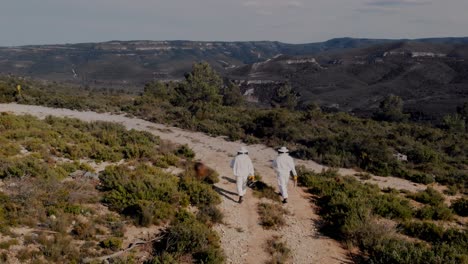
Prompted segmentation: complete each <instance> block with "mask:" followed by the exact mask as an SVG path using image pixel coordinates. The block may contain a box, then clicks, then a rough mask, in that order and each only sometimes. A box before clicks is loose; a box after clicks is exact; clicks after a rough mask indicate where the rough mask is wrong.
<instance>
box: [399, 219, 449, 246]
mask: <svg viewBox="0 0 468 264" xmlns="http://www.w3.org/2000/svg"><path fill="white" fill-rule="evenodd" d="M400 228H401V229H402V230H403V233H405V234H407V235H409V236H413V237H417V238H420V239H423V240H426V241H429V242H435V241H440V240H441V239H442V237H443V234H444V229H443V228H442V227H440V226H437V225H436V224H434V223H431V222H407V223H404V224H401V225H400Z"/></svg>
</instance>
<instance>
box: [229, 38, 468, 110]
mask: <svg viewBox="0 0 468 264" xmlns="http://www.w3.org/2000/svg"><path fill="white" fill-rule="evenodd" d="M439 43H442V44H439ZM457 43H458V42H457ZM228 75H229V76H230V77H231V78H232V79H236V80H238V82H239V83H241V84H242V86H243V90H244V91H246V90H250V93H252V92H253V93H254V97H255V96H256V97H257V98H258V100H259V101H260V102H263V103H266V104H268V102H269V99H270V98H271V96H270V97H269V96H266V95H268V94H270V95H272V94H273V90H274V89H276V87H277V86H278V85H282V84H284V83H290V84H291V86H292V87H293V88H294V89H295V90H296V91H297V92H298V93H299V94H300V100H301V102H302V104H307V103H311V102H315V103H318V104H320V105H322V106H328V107H329V108H336V109H338V110H343V111H353V112H356V113H360V114H370V113H371V112H372V111H373V110H374V109H375V108H376V107H378V105H379V103H380V102H381V101H382V99H383V98H384V97H385V96H387V95H388V94H395V95H398V96H400V97H402V98H403V100H404V102H405V107H406V109H407V111H410V112H412V113H413V114H415V115H416V116H417V115H418V114H419V115H421V118H423V119H427V118H440V117H441V116H443V115H445V114H447V113H453V112H454V111H455V109H456V107H457V106H461V105H462V104H463V103H464V102H466V101H467V100H468V45H467V44H451V43H443V42H442V41H440V40H438V41H437V43H436V44H434V43H431V42H430V41H422V42H417V41H398V42H387V43H383V44H375V45H370V46H366V47H361V48H355V49H346V50H338V51H326V52H320V53H317V54H315V55H313V56H287V55H282V56H277V57H274V58H272V59H269V60H266V61H263V62H257V63H254V64H250V65H245V66H243V67H238V68H236V69H232V70H231V71H230V72H229V74H228ZM272 83H274V84H276V85H272Z"/></svg>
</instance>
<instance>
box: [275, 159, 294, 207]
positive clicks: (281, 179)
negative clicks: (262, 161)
mask: <svg viewBox="0 0 468 264" xmlns="http://www.w3.org/2000/svg"><path fill="white" fill-rule="evenodd" d="M273 168H274V169H275V170H276V176H277V177H278V187H279V190H280V192H281V196H283V198H284V199H287V198H288V181H289V177H290V173H291V172H292V174H293V175H294V176H297V173H296V168H295V166H294V160H293V159H292V158H291V157H290V156H289V154H288V153H280V154H279V155H278V157H277V158H276V159H275V160H274V161H273Z"/></svg>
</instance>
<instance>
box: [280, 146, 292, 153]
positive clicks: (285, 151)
mask: <svg viewBox="0 0 468 264" xmlns="http://www.w3.org/2000/svg"><path fill="white" fill-rule="evenodd" d="M278 152H279V153H288V152H289V149H288V148H286V147H281V148H280V149H278Z"/></svg>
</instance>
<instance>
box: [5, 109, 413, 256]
mask: <svg viewBox="0 0 468 264" xmlns="http://www.w3.org/2000/svg"><path fill="white" fill-rule="evenodd" d="M0 112H11V113H14V114H30V115H33V116H36V117H39V118H44V117H46V116H48V115H52V116H60V117H73V118H78V119H80V120H83V121H108V122H115V123H120V124H122V125H124V126H125V127H126V128H128V129H136V130H144V131H148V132H151V133H153V134H155V135H157V136H159V137H160V138H161V139H164V140H168V141H171V142H175V143H179V144H188V145H189V146H190V147H191V148H192V149H193V150H194V151H195V152H196V153H197V156H196V158H197V159H200V160H201V161H203V162H205V163H206V164H207V165H208V166H210V167H212V168H213V169H215V170H216V171H218V172H219V174H220V177H221V179H220V182H219V183H218V184H216V187H217V189H218V192H219V193H220V194H221V195H222V197H223V202H222V204H221V206H220V207H221V209H222V211H223V212H224V215H225V224H223V225H219V226H216V230H217V231H218V232H219V233H220V235H221V240H222V246H223V249H224V250H225V252H226V255H227V263H239V264H240V263H264V262H265V261H266V260H268V255H267V253H265V250H264V244H265V242H266V240H267V239H269V238H271V237H272V236H273V235H278V234H279V235H280V236H282V237H283V240H284V241H285V242H286V243H287V245H288V247H289V248H290V249H291V250H292V255H293V263H327V264H328V263H331V264H332V263H343V262H347V252H346V251H345V250H344V249H343V248H342V247H341V246H340V244H339V243H338V242H336V241H334V240H332V239H330V238H327V237H323V236H320V235H319V234H318V233H317V232H316V229H315V224H314V221H315V220H317V219H318V218H319V217H318V215H316V214H315V212H314V210H313V209H312V207H311V206H312V204H311V203H310V202H309V200H308V195H307V193H306V192H304V190H303V189H301V188H294V187H293V186H292V184H291V185H290V186H289V190H290V197H289V203H288V204H287V205H285V207H286V208H287V209H288V210H289V211H290V212H291V215H289V216H287V225H286V226H285V227H283V228H282V229H281V230H279V231H267V230H264V229H263V228H262V227H261V226H260V225H259V224H258V222H259V221H258V214H257V204H258V202H259V200H258V199H257V198H255V197H253V196H252V193H251V192H248V193H247V195H246V200H245V202H244V203H243V204H242V205H239V204H238V203H237V195H236V187H235V183H233V181H234V179H233V177H232V172H231V169H230V168H229V162H230V160H231V159H232V157H233V154H235V153H236V152H237V150H238V149H239V148H240V146H242V145H243V144H242V143H240V142H228V141H225V140H224V139H223V138H222V137H210V136H207V135H205V134H202V133H198V132H191V131H185V130H181V129H178V128H174V127H167V126H165V125H161V124H155V123H151V122H148V121H145V120H142V119H137V118H129V117H125V116H123V115H112V114H106V113H95V112H78V111H72V110H67V109H56V108H47V107H41V106H29V105H18V104H0ZM247 147H248V149H249V154H250V156H251V158H252V160H253V163H254V166H255V169H256V171H258V172H259V173H260V174H261V175H262V177H263V180H264V181H265V182H266V183H268V184H269V185H271V186H274V187H277V186H276V184H277V183H276V177H275V175H274V172H273V170H272V169H271V167H270V164H271V160H272V159H273V158H274V157H275V156H276V153H275V151H274V150H273V149H272V148H269V147H265V146H263V145H250V146H247ZM297 163H298V165H304V166H306V167H308V168H309V169H313V170H315V171H321V170H322V168H323V166H321V165H319V164H317V163H315V162H313V161H297ZM340 173H341V174H343V175H352V174H354V173H355V171H353V170H349V169H340ZM386 179H387V180H388V179H389V178H386ZM411 187H413V188H414V186H413V185H412V184H411Z"/></svg>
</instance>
